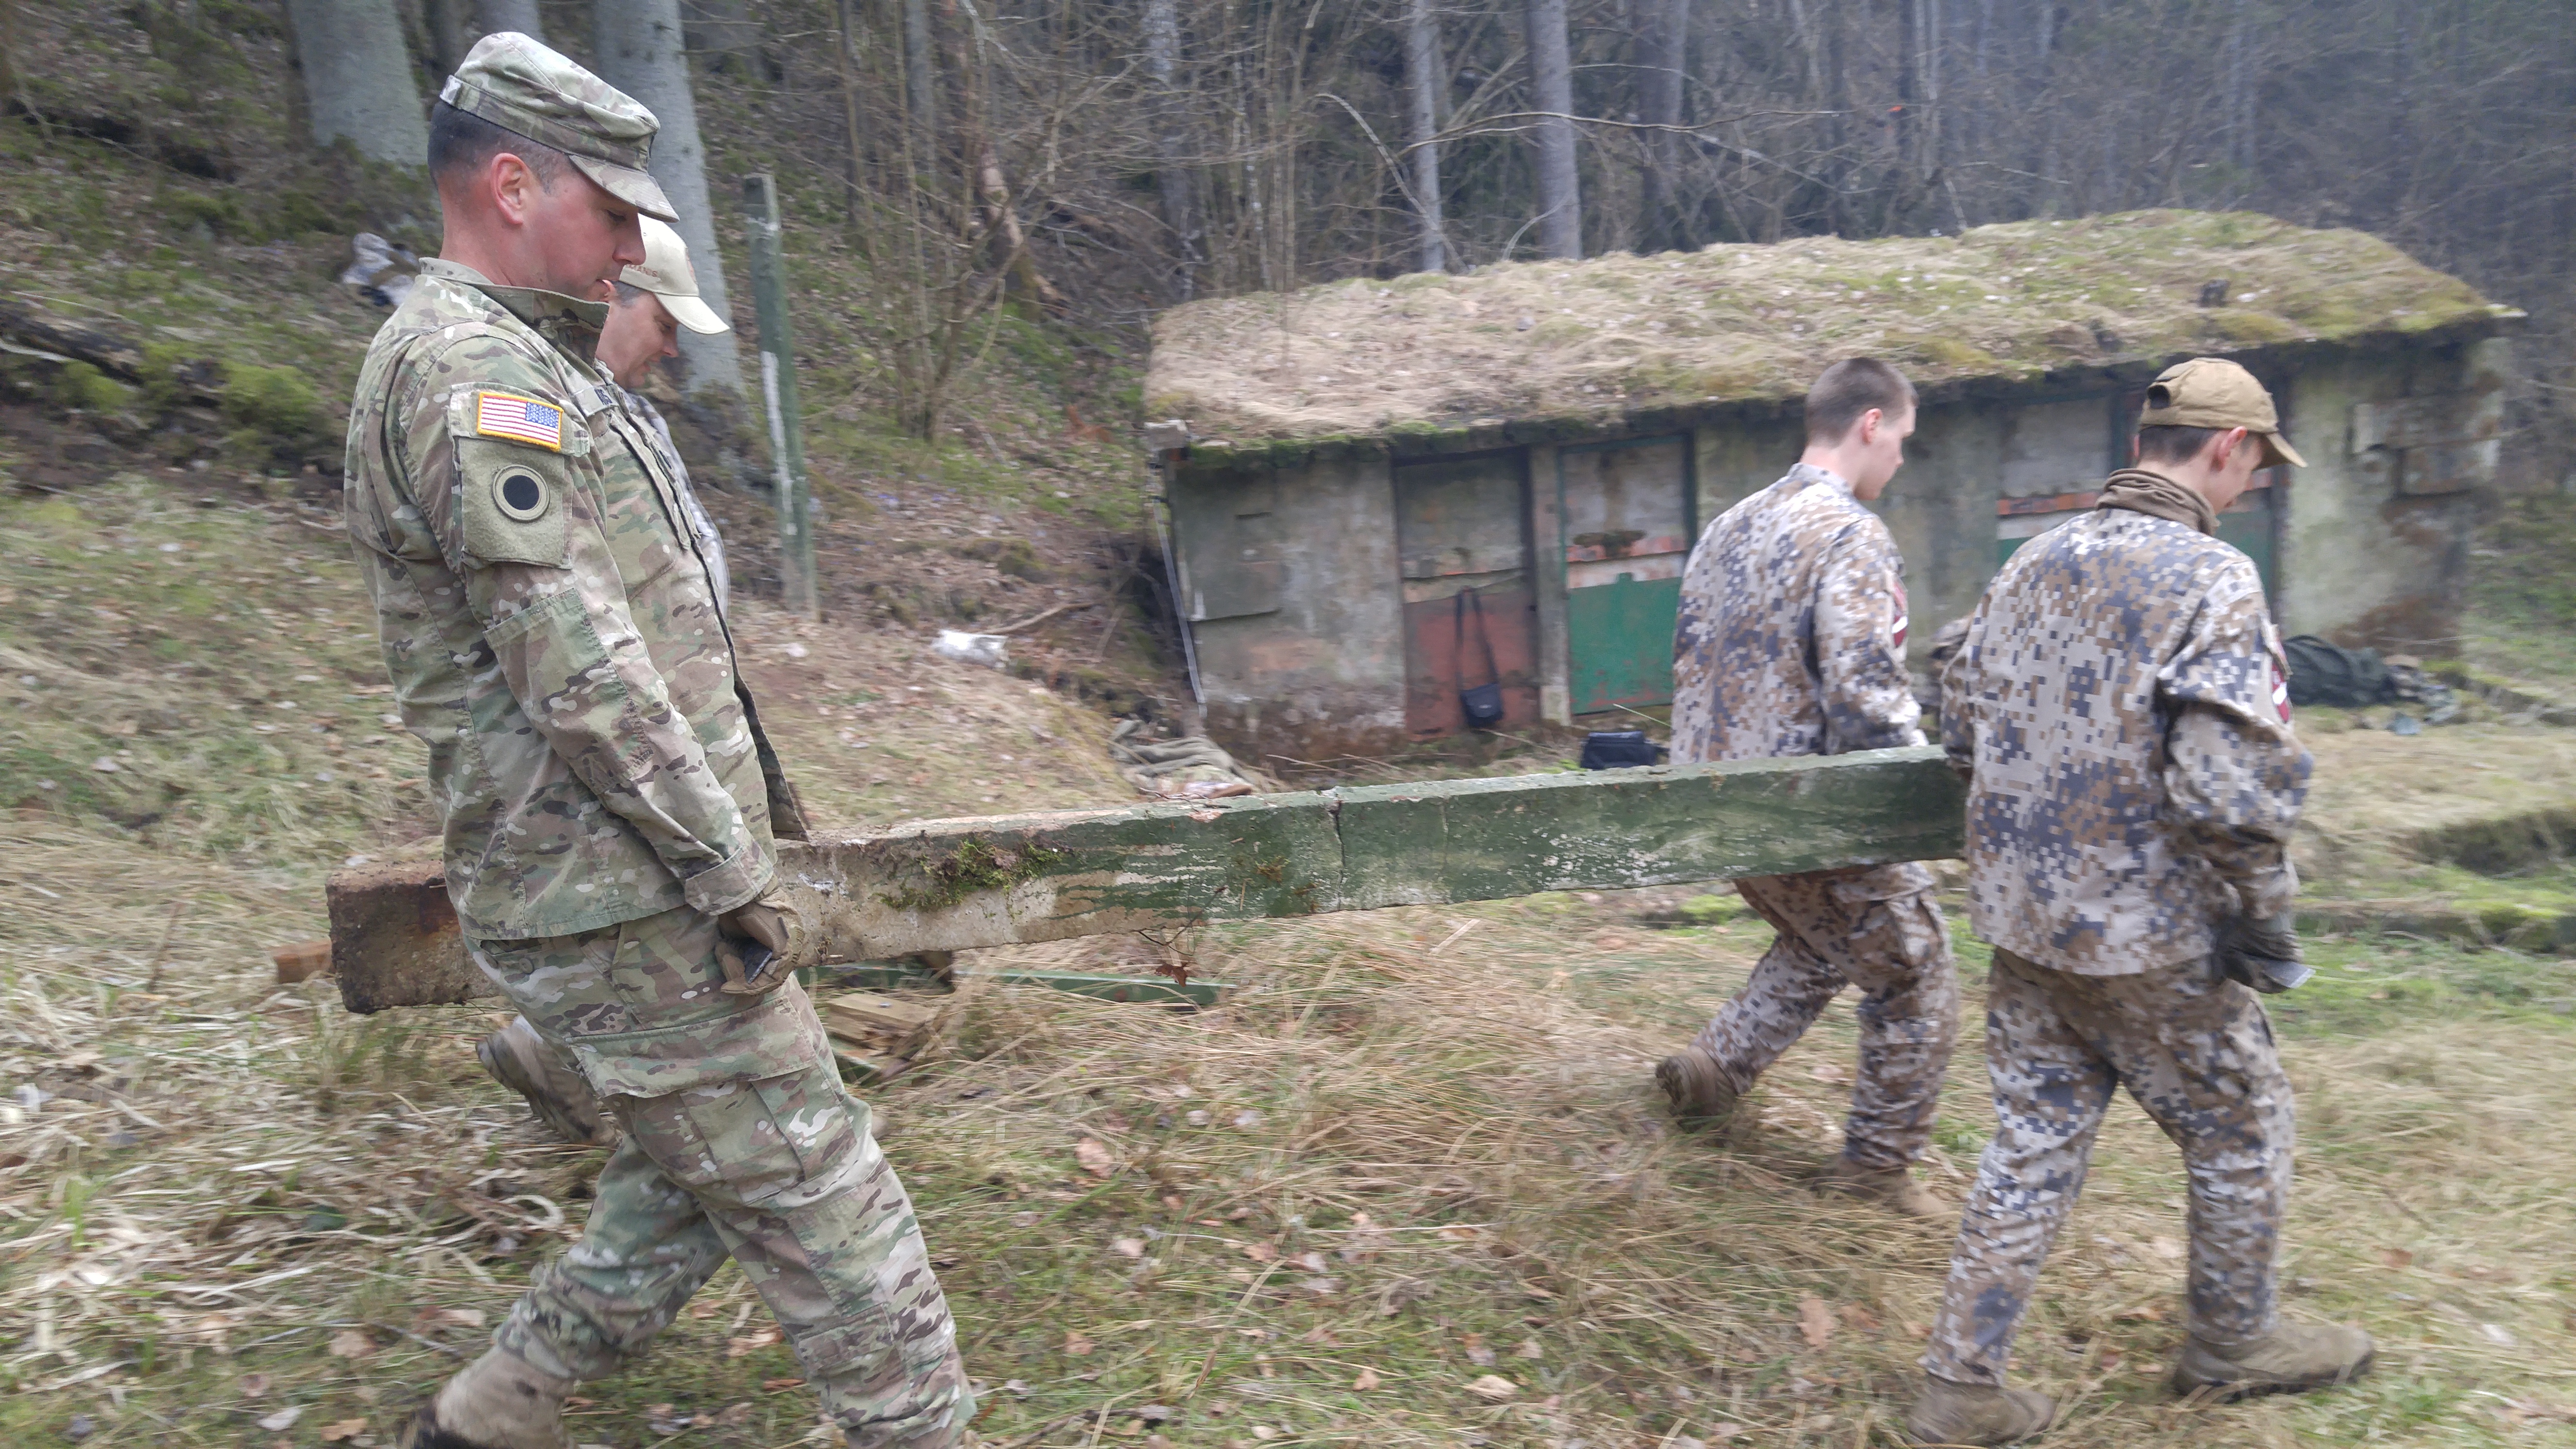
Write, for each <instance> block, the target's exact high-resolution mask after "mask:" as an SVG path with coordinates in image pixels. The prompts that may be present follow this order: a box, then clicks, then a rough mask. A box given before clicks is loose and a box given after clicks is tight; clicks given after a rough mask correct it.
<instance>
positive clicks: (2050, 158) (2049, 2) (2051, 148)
mask: <svg viewBox="0 0 2576 1449" xmlns="http://www.w3.org/2000/svg"><path fill="white" fill-rule="evenodd" d="M2038 6H2039V23H2038V25H2037V26H2036V27H2035V29H2036V31H2037V33H2036V34H2035V35H2034V36H2033V37H2032V40H2033V42H2034V43H2033V47H2032V48H2033V49H2034V50H2036V51H2037V52H2038V59H2037V65H2036V67H2035V69H2036V72H2037V73H2036V75H2035V77H2034V79H2035V81H2036V84H2035V85H2033V87H2032V89H2031V96H2030V100H2029V103H2028V105H2027V109H2028V110H2029V111H2030V112H2031V113H2033V114H2036V115H2039V116H2041V118H2042V119H2041V121H2040V127H2039V165H2038V167H2037V168H2036V169H2037V171H2038V173H2039V214H2040V215H2042V216H2058V215H2061V214H2063V213H2064V212H2065V210H2066V205H2065V197H2064V187H2062V186H2061V185H2060V184H2059V182H2058V179H2057V136H2058V131H2059V129H2060V128H2059V127H2057V126H2053V125H2050V124H2049V123H2048V121H2047V119H2046V115H2047V110H2048V107H2049V105H2050V102H2051V99H2052V97H2051V96H2050V94H2049V85H2050V75H2049V72H2050V67H2051V66H2052V65H2053V64H2054V63H2055V59H2056V52H2057V0H2038Z"/></svg>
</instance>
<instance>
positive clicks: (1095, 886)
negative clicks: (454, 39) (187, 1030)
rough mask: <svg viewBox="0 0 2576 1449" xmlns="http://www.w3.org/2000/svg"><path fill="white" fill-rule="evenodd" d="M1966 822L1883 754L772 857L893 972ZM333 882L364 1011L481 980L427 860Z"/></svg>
mask: <svg viewBox="0 0 2576 1449" xmlns="http://www.w3.org/2000/svg"><path fill="white" fill-rule="evenodd" d="M1960 807H1961V794H1960V786H1959V783H1958V781H1957V779H1956V777H1954V776H1953V775H1952V774H1951V773H1950V771H1949V769H1948V767H1947V766H1946V765H1944V764H1943V763H1942V760H1941V755H1940V752H1939V751H1938V750H1934V749H1914V750H1879V751H1873V752H1871V753H1868V754H1857V755H1839V756H1833V757H1830V758H1810V759H1795V760H1752V761H1741V762H1737V763H1733V764H1725V765H1688V766H1655V767H1652V768H1646V769H1635V770H1608V771H1602V772H1599V773H1587V774H1548V775H1532V776H1522V777H1519V778H1515V779H1501V780H1443V781H1431V782H1425V783H1420V784H1410V785H1373V786H1365V787H1360V788H1355V789H1346V790H1327V791H1318V792H1309V793H1298V794H1286V795H1253V796H1245V797H1240V798H1237V799H1231V800H1212V801H1207V802H1203V803H1198V804H1187V803H1161V804H1150V805H1138V806H1132V807H1128V808H1123V809H1101V810H1066V811H1052V812H1045V813H1039V814H1026V815H996V816H984V817H977V818H971V819H959V820H930V821H920V822H916V823H913V824H909V825H905V826H902V827H899V828H897V829H894V830H888V831H880V832H873V833H867V834H852V835H839V836H828V837H825V838H822V839H818V840H814V841H811V842H791V843H788V844H786V845H784V846H783V847H782V849H781V852H780V854H781V859H782V863H783V867H784V870H785V872H786V874H787V876H788V878H789V879H790V880H792V881H795V882H797V883H799V884H801V885H802V886H804V887H805V888H806V889H808V890H811V891H812V892H814V896H815V900H816V901H817V902H818V904H819V907H820V913H821V916H822V918H823V921H824V929H825V932H826V934H827V936H828V937H829V938H830V940H831V942H832V947H833V949H834V950H835V951H836V952H837V953H838V954H841V955H844V956H850V957H862V958H885V957H895V956H903V955H907V954H910V953H914V952H924V951H953V950H964V949H970V948H974V947H983V946H1001V945H1009V944H1012V943H1014V942H1027V941H1052V940H1062V939H1065V938H1068V937H1074V936H1091V935H1108V934H1118V933H1124V932H1128V931H1137V930H1169V929H1171V928H1173V927H1175V926H1190V925H1197V924H1202V923H1206V922H1211V921H1245V920H1275V919H1281V918H1286V917H1295V916H1312V915H1322V914H1326V913H1329V912H1334V911H1353V910H1373V909H1376V908H1379V907H1382V906H1397V905H1432V904H1448V903H1457V902H1464V901H1479V900H1494V899H1500V898H1504V897H1509V896H1517V895H1526V894H1529V893H1531V892H1533V891H1544V890H1573V889H1590V890H1618V889H1625V888H1630V887H1635V886H1649V885H1665V884H1671V883H1675V882H1681V881H1695V880H1717V879H1730V878H1734V877H1739V876H1757V875H1779V874H1783V873H1786V872H1790V871H1802V870H1819V869H1825V868H1828V867H1833V866H1847V865H1876V864H1882V863H1885V862H1888V861H1897V860H1922V859H1929V858H1932V857H1937V856H1950V855H1956V854H1958V853H1959V848H1960V832H1961V816H1960ZM330 889H331V919H332V941H333V950H332V959H333V962H334V965H335V967H336V968H337V970H338V973H339V978H340V983H341V991H342V995H343V999H344V1000H346V1001H347V1002H348V1004H349V1007H350V1009H351V1010H353V1011H374V1010H379V1009H381V1008H383V1007H387V1006H419V1005H430V1004H434V1003H438V1002H447V1001H458V1000H462V999H464V997H465V995H467V994H472V993H474V992H475V991H477V990H478V989H488V988H484V987H483V986H482V982H481V978H480V973H477V972H473V971H471V970H469V969H467V968H466V966H465V964H464V960H463V948H462V941H461V938H459V937H458V936H457V935H456V933H455V920H454V916H453V914H452V913H447V914H446V915H445V916H444V921H443V925H444V932H443V934H440V933H437V932H435V931H429V932H426V933H425V929H424V928H426V927H431V926H435V925H437V924H439V922H437V921H436V920H434V919H433V918H434V917H437V916H438V915H439V914H440V912H443V911H444V910H445V904H446V903H445V899H444V891H443V888H442V886H441V881H440V876H439V873H438V868H437V866H436V864H435V863H434V862H433V863H430V864H428V865H425V866H410V867H403V866H392V867H382V866H380V867H368V868H365V869H363V870H360V871H351V872H343V873H341V874H340V875H336V876H334V877H333V878H332V881H331V887H330ZM1108 979H1109V980H1110V981H1113V982H1127V981H1138V982H1140V983H1141V984H1142V985H1144V986H1154V985H1156V984H1157V983H1153V982H1149V981H1142V979H1141V978H1125V977H1112V978H1108ZM1193 985H1194V987H1195V985H1196V983H1194V984H1193ZM1103 989H1104V990H1106V989H1110V988H1103ZM1183 994H1187V995H1191V999H1193V1000H1195V999H1197V997H1196V996H1195V994H1193V993H1183ZM1138 999H1143V998H1138ZM1157 999H1169V998H1168V996H1166V997H1163V998H1157Z"/></svg>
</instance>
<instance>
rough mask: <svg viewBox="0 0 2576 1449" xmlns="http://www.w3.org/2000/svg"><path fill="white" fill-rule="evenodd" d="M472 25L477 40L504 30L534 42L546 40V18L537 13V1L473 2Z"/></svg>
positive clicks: (478, 0)
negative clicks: (473, 24) (475, 30)
mask: <svg viewBox="0 0 2576 1449" xmlns="http://www.w3.org/2000/svg"><path fill="white" fill-rule="evenodd" d="M474 23H475V26H476V27H477V37H476V38H478V39H479V38H481V37H482V36H485V35H496V34H498V33H500V32H501V31H504V30H515V31H517V32H519V33H520V34H521V35H524V36H526V37H528V38H529V39H530V40H534V41H540V42H541V41H543V40H544V39H545V38H546V18H545V17H544V16H543V15H540V14H538V13H537V0H474Z"/></svg>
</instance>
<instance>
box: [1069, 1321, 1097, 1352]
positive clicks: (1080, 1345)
mask: <svg viewBox="0 0 2576 1449" xmlns="http://www.w3.org/2000/svg"><path fill="white" fill-rule="evenodd" d="M1098 1346H1099V1345H1097V1344H1094V1343H1093V1342H1092V1341H1091V1340H1090V1339H1089V1338H1088V1337H1086V1336H1084V1334H1083V1332H1082V1330H1080V1329H1078V1328H1077V1329H1067V1330H1066V1331H1065V1335H1064V1353H1065V1357H1067V1358H1081V1357H1082V1356H1083V1355H1085V1354H1087V1353H1089V1352H1091V1351H1092V1349H1094V1348H1096V1347H1098Z"/></svg>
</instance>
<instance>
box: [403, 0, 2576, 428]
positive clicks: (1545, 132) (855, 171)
mask: <svg viewBox="0 0 2576 1449" xmlns="http://www.w3.org/2000/svg"><path fill="white" fill-rule="evenodd" d="M574 8H576V7H573V6H550V7H548V9H549V11H550V12H551V11H552V10H555V9H562V10H564V11H566V12H567V14H566V16H565V17H564V18H565V20H566V21H567V22H569V21H571V20H572V18H573V17H572V16H571V15H570V14H569V12H570V11H571V10H573V9H574ZM684 9H685V10H687V11H689V12H692V13H693V14H694V15H695V16H696V17H697V18H696V21H695V22H694V23H693V24H692V25H691V27H690V39H691V46H692V49H693V50H696V51H698V52H700V53H701V55H702V56H711V57H712V59H713V61H714V64H713V66H712V67H711V69H712V70H713V72H714V73H715V77H723V76H727V75H730V76H732V77H733V78H734V79H735V80H737V81H739V82H740V83H741V84H742V85H743V87H744V93H745V96H746V98H747V99H751V100H753V101H755V103H756V104H757V106H758V107H760V108H762V109H764V110H766V111H767V112H768V113H769V114H770V117H771V119H772V120H773V122H774V123H775V124H774V125H773V126H772V127H771V128H770V131H769V134H768V135H767V136H765V137H764V138H763V140H764V141H765V142H766V143H767V144H769V145H772V146H776V147H778V148H780V149H782V150H787V151H792V152H793V153H794V154H795V155H796V157H797V158H798V159H799V160H800V161H801V162H802V163H803V164H804V165H805V166H807V167H809V168H811V169H812V170H813V171H814V172H815V173H816V174H817V176H818V177H819V176H832V177H838V178H839V179H840V180H841V181H842V183H843V185H844V187H845V188H846V194H847V206H846V212H847V216H848V218H849V222H850V224H851V225H852V226H854V227H855V228H857V230H858V232H859V233H860V234H861V235H862V236H863V237H864V238H865V240H866V246H867V249H868V251H869V252H870V253H871V255H872V256H873V258H874V260H875V261H876V262H877V264H878V266H879V268H880V273H879V275H880V277H881V279H882V280H883V281H884V282H885V283H886V284H887V290H886V295H887V296H888V297H889V298H890V299H894V298H901V299H903V302H902V305H905V306H909V307H914V308H916V309H917V316H916V318H915V321H916V323H918V324H919V325H917V326H916V327H915V328H913V329H911V331H912V333H913V335H914V337H915V338H916V339H917V341H918V344H919V345H918V346H917V348H916V351H917V354H918V355H917V356H915V357H913V359H912V365H913V368H914V369H915V370H916V371H917V372H918V373H919V374H920V376H919V379H918V381H919V382H920V384H921V386H918V387H916V388H914V389H912V390H911V391H913V392H914V394H915V397H916V406H918V405H919V404H920V403H921V402H922V401H925V400H927V399H929V398H932V397H935V395H936V393H937V391H938V389H937V387H936V385H935V379H936V378H937V377H938V376H939V375H940V374H942V373H943V371H944V370H945V369H944V368H943V365H942V358H943V357H953V354H954V352H955V351H956V349H957V347H959V346H960V345H971V340H970V338H969V337H967V336H964V335H952V334H959V333H960V332H961V329H960V328H958V327H957V326H954V325H949V326H942V325H941V323H942V322H943V320H945V321H947V322H949V323H951V324H954V323H957V322H960V321H963V320H965V319H967V318H970V317H971V316H972V315H974V314H976V313H977V312H978V311H979V310H980V309H981V308H982V307H983V306H985V305H986V304H988V303H989V302H990V301H991V300H992V299H993V298H994V296H995V295H997V294H999V293H1001V292H1003V291H1004V290H1005V289H1017V290H1020V291H1023V292H1025V293H1027V294H1029V295H1030V296H1031V297H1032V298H1033V299H1035V300H1039V301H1042V302H1043V303H1044V304H1045V305H1047V306H1050V307H1058V308H1072V309H1075V310H1076V311H1077V312H1078V313H1080V314H1084V315H1087V316H1090V317H1092V318H1095V319H1097V320H1100V321H1111V320H1120V321H1126V320H1134V319H1135V318H1137V317H1138V315H1139V314H1141V313H1143V312H1145V311H1147V310H1148V309H1151V308H1153V307H1157V306H1161V305H1165V304H1168V303H1170V302H1173V301H1177V300H1180V299H1183V298H1186V297H1190V296H1193V295H1207V294H1211V293H1224V292H1239V291H1245V290H1253V289H1264V288H1285V287H1291V286H1296V285H1301V284H1304V283H1308V282H1313V281H1318V280H1325V279H1331V278H1337V277H1346V276H1353V275H1389V274H1393V273H1398V272H1405V271H1412V270H1418V269H1422V268H1426V267H1433V266H1441V267H1447V268H1449V269H1452V270H1463V269H1466V268H1471V267H1475V266H1479V265H1482V264H1485V263H1489V262H1494V261H1498V260H1504V259H1508V258H1528V257H1532V256H1541V255H1566V254H1570V253H1574V252H1577V251H1579V252H1580V253H1582V254H1584V255H1593V254H1598V253H1601V252H1606V251H1615V250H1659V249H1665V248H1673V247H1695V246H1700V245H1704V244H1707V243H1710V242H1716V241H1764V240H1771V239H1776V238H1780V237H1784V236H1796V235H1802V234H1813V233H1825V232H1830V233H1837V234H1841V235H1845V236H1872V235H1880V234H1886V233H1913V234H1927V233H1933V232H1943V231H1956V230H1959V229H1962V228H1966V227H1972V226H1976V225H1980V224H1983V223H1986V222H1994V221H2005V220H2014V219H2019V218H2025V217H2031V216H2051V215H2079V214H2084V213H2089V212H2100V211H2113V210H2122V209H2128V208H2134V207H2147V206H2187V207H2199V208H2245V209H2252V210H2258V211H2264V212H2269V213H2272V214H2274V215H2278V216H2281V217H2283V218H2285V219H2288V220H2292V221H2295V222H2299V223H2302V224H2307V225H2318V226H2354V227H2360V228H2364V229H2367V230H2369V231H2372V232H2375V233H2378V234H2380V235H2382V236H2385V237H2387V238H2389V239H2391V240H2393V241H2395V242H2397V243H2399V244H2400V245H2402V246H2404V247H2406V248H2407V249H2408V250H2410V251H2412V252H2414V253H2415V254H2416V255H2418V256H2420V257H2422V258H2424V259H2425V260H2427V261H2429V262H2431V263H2433V264H2434V265H2436V266H2440V267H2443V268H2445V269H2448V270H2452V271H2456V272H2458V273H2461V274H2462V275H2464V276H2466V277H2468V278H2469V279H2470V280H2471V281H2473V282H2475V283H2477V284H2478V285H2479V286H2481V287H2482V288H2484V289H2485V290H2487V291H2488V292H2489V293H2490V294H2491V295H2493V296H2495V297H2497V298H2499V299H2501V300H2506V301H2510V302H2512V303H2514V304H2516V305H2519V306H2522V307H2525V308H2527V309H2529V310H2530V311H2531V313H2532V314H2533V319H2534V335H2533V336H2532V338H2531V345H2530V346H2528V347H2527V348H2526V349H2525V351H2526V357H2527V361H2528V364H2529V366H2530V368H2531V372H2532V375H2533V380H2534V383H2535V384H2536V386H2537V387H2538V388H2539V391H2538V392H2537V393H2536V394H2535V396H2536V397H2539V398H2546V397H2547V396H2549V395H2550V393H2551V392H2552V391H2553V390H2554V388H2555V387H2556V386H2557V385H2561V384H2563V383H2564V382H2565V380H2566V374H2567V371H2568V366H2569V362H2570V360H2571V341H2570V336H2571V334H2570V331H2569V327H2568V322H2567V313H2568V303H2569V301H2570V300H2571V290H2570V285H2569V274H2570V263H2571V260H2576V134H2571V133H2576V7H2570V6H2566V5H2563V4H2556V3H2545V0H2436V3H2429V4H2427V3H2419V0H1723V3H1717V0H1499V3H1477V0H1465V3H1460V0H1450V3H1432V0H1357V3H1347V0H1346V3H1325V0H1303V3H1267V0H1130V3H1121V4H1106V5H1104V4H1098V3H1085V0H1056V3H1027V0H1000V3H998V4H997V3H994V0H838V3H803V4H798V3H777V4H768V5H742V4H734V5H723V4H705V5H695V6H688V7H684ZM565 28H570V27H569V25H567V26H566V27H565ZM423 49H424V53H425V54H427V55H429V56H431V57H433V58H435V57H437V56H438V55H439V52H440V50H441V47H439V46H438V45H436V44H430V45H427V46H425V47H424V48H423ZM711 79H712V77H711ZM717 83H719V84H721V83H722V82H721V81H720V80H719V81H718V82H717ZM963 330H964V331H965V332H971V329H963ZM952 365H953V364H952Z"/></svg>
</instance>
